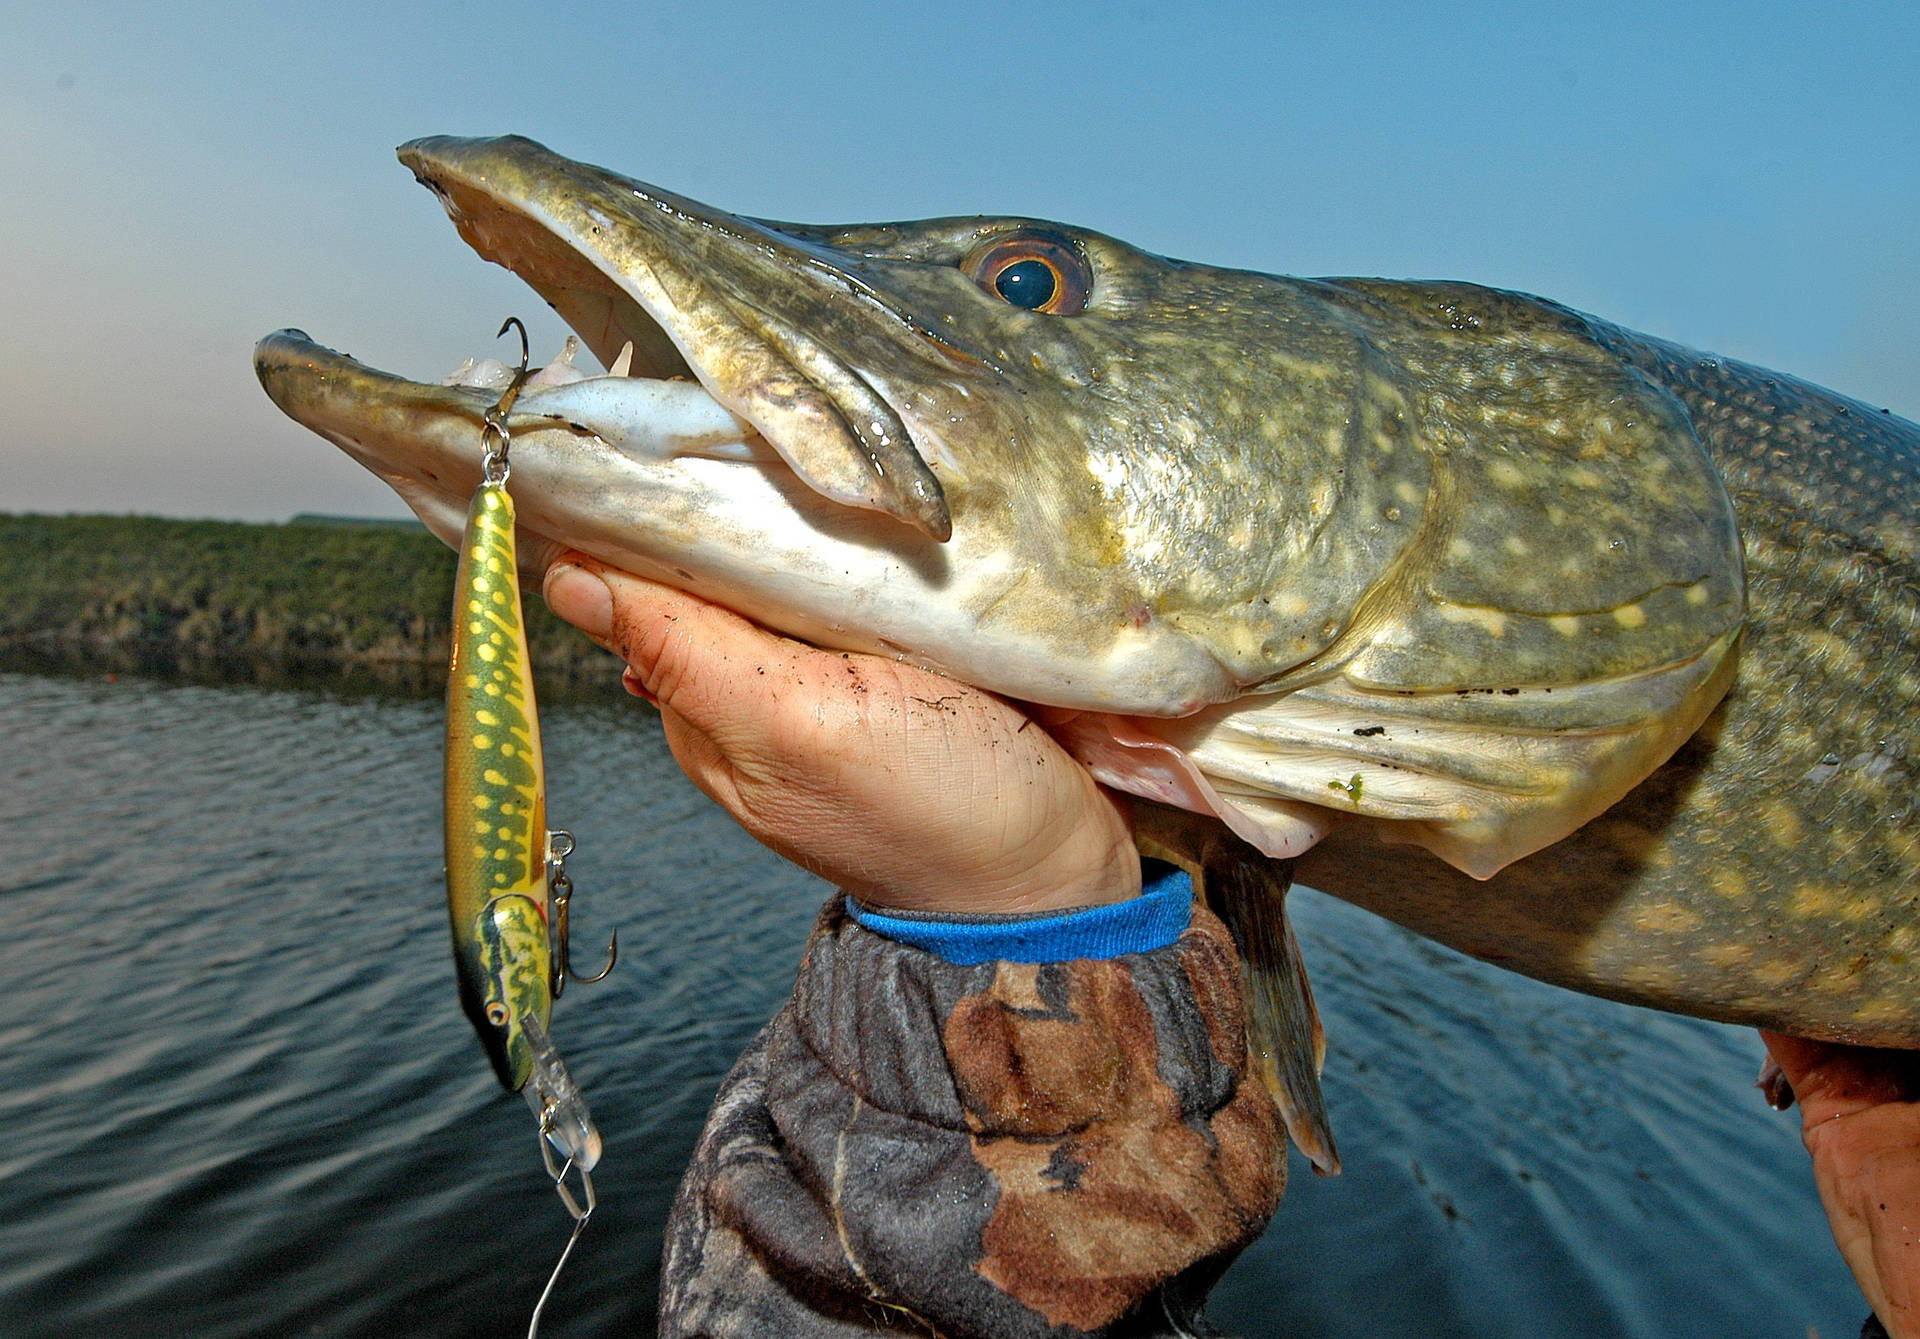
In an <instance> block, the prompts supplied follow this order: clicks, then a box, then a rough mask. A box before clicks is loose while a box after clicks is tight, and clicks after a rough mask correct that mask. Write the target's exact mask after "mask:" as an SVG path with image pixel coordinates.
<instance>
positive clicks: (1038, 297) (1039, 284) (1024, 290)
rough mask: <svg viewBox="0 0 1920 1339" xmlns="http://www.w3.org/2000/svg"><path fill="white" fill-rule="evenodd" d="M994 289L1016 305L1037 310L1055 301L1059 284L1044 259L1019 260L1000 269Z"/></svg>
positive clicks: (1029, 309) (994, 282) (1051, 268)
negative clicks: (1054, 297) (1054, 296)
mask: <svg viewBox="0 0 1920 1339" xmlns="http://www.w3.org/2000/svg"><path fill="white" fill-rule="evenodd" d="M993 287H994V291H995V292H997V293H998V294H999V295H1000V296H1001V297H1003V298H1005V299H1006V300H1007V301H1008V302H1010V303H1012V304H1013V305H1014V306H1016V307H1024V308H1025V309H1026V310H1028V311H1036V310H1038V309H1039V308H1041V307H1044V306H1046V305H1047V304H1048V303H1049V302H1052V301H1053V295H1054V293H1055V291H1056V290H1057V289H1058V287H1059V285H1058V283H1057V282H1056V280H1055V279H1054V275H1053V267H1052V266H1051V265H1049V264H1047V263H1046V262H1045V261H1044V260H1019V261H1015V262H1014V263H1013V264H1011V265H1009V266H1007V268H1006V269H1004V270H1002V271H1000V277H999V278H998V279H995V280H994V281H993Z"/></svg>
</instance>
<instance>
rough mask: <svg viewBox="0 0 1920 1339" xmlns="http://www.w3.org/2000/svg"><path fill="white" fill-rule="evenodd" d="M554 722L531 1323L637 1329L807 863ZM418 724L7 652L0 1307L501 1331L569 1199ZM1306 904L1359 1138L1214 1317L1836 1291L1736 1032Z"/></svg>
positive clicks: (97, 1322)
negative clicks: (569, 1146) (565, 884)
mask: <svg viewBox="0 0 1920 1339" xmlns="http://www.w3.org/2000/svg"><path fill="white" fill-rule="evenodd" d="M611 696H612V695H611V694H610V697H611ZM544 724H545V728H546V736H547V747H548V751H549V770H550V778H549V786H550V790H551V810H552V817H553V820H554V821H555V822H556V823H558V824H560V825H562V826H566V827H569V828H571V829H572V830H573V831H574V833H575V834H576V835H577V837H578V839H579V842H580V847H579V851H578V853H577V854H576V855H575V856H574V858H573V860H572V861H571V862H570V866H569V868H570V871H571V872H572V873H573V874H574V877H575V881H576V884H577V886H578V888H579V894H578V900H577V901H576V903H575V906H576V908H577V913H576V914H577V917H578V926H579V929H578V934H579V935H580V936H581V937H582V938H581V943H582V949H581V953H582V956H583V957H588V956H591V954H592V949H591V947H590V946H591V945H593V944H594V943H597V942H604V936H605V933H606V931H607V929H608V928H610V927H611V926H613V925H615V924H618V925H619V927H620V930H621V935H620V942H621V958H620V965H619V968H618V969H617V970H616V971H615V972H614V974H613V976H612V977H611V978H609V980H608V981H606V982H605V983H604V984H602V985H599V986H596V987H580V988H577V989H576V990H574V991H570V992H569V993H568V994H567V996H566V998H565V999H564V1000H563V1001H562V1002H561V1003H560V1005H559V1007H558V1009H557V1011H556V1014H555V1021H554V1025H553V1030H554V1034H555V1037H556V1039H557V1040H558V1042H559V1044H560V1046H561V1049H562V1050H563V1052H564V1053H565V1054H566V1055H567V1057H568V1060H569V1063H570V1065H571V1067H572V1069H573V1071H574V1074H575V1076H576V1077H577V1078H578V1079H579V1080H580V1082H581V1083H582V1085H583V1087H584V1088H585V1089H586V1092H587V1095H588V1098H589V1100H590V1101H591V1102H592V1104H593V1108H594V1112H595V1114H596V1116H597V1117H598V1120H599V1124H600V1127H601V1130H602V1132H603V1134H604V1136H605V1139H606V1150H607V1151H606V1156H605V1160H604V1162H603V1163H602V1166H601V1170H600V1171H599V1172H598V1173H597V1174H596V1176H595V1182H596V1184H597V1187H598V1189H599V1195H600V1209H599V1212H598V1213H597V1214H596V1215H595V1216H594V1219H593V1222H592V1224H591V1226H590V1227H589V1229H588V1230H587V1232H586V1234H585V1236H584V1237H583V1239H582V1241H581V1244H580V1247H579V1249H578V1250H577V1251H576V1252H575V1254H574V1258H573V1261H572V1263H571V1264H570V1265H569V1266H568V1269H567V1271H566V1273H565V1275H564V1276H563V1277H562V1279H561V1282H560V1286H559V1288H558V1290H557V1292H556V1294H555V1298H554V1301H553V1302H552V1304H551V1306H550V1308H549V1312H548V1316H547V1320H546V1323H545V1325H544V1326H543V1329H542V1333H543V1334H546V1335H550V1336H554V1337H555V1339H559V1337H560V1336H587V1335H636V1334H637V1335H646V1334H651V1333H652V1330H653V1319H652V1318H653V1310H654V1305H655V1287H656V1271H657V1268H658V1255H659V1248H660V1233H661V1226H662V1223H663V1221H664V1219H665V1215H666V1211H667V1207H668V1204H669V1202H670V1201H671V1198H672V1195H673V1191H674V1188H675V1185H676V1183H677V1180H678V1177H679V1174H680V1170H681V1168H682V1166H683V1165H684V1163H685V1160H686V1158H687V1155H688V1153H689V1151H690V1149H691V1147H692V1144H693V1141H694V1139H695V1137H696V1136H697V1134H698V1131H699V1127H700V1123H701V1120H702V1117H703V1116H704V1113H705V1109H706V1103H707V1101H708V1098H709V1097H710V1095H711V1093H712V1091H713V1088H714V1086H715V1084H716V1083H717V1082H718V1081H719V1079H720V1076H721V1075H722V1074H723V1073H724V1072H725V1070H726V1068H727V1066H728V1065H729V1064H730V1063H731V1061H732V1060H733V1058H734V1056H735V1055H736V1054H737V1052H738V1051H739V1050H740V1048H741V1047H742V1046H744V1045H745V1043H746V1042H747V1040H748V1039H749V1038H750V1037H751V1036H752V1034H753V1033H754V1031H755V1030H756V1029H757V1028H758V1027H759V1026H760V1024H761V1023H762V1021H764V1019H765V1018H766V1017H767V1016H768V1015H769V1014H770V1013H771V1012H772V1011H773V1010H774V1009H776V1008H777V1007H778V1005H779V1003H780V1001H781V999H782V998H783V997H784V995H785V993H786V990H787V988H788V986H789V985H790V984H791V981H792V974H793V969H794V965H795V963H796V962H797V960H798V957H799V954H800V949H801V945H802V943H803V941H804V937H805V934H806V930H807V927H808V925H809V924H810V923H811V921H812V918H813V914H814V912H815V910H816V908H817V906H818V904H819V902H820V900H821V899H822V897H823V896H825V894H826V892H827V890H826V888H825V887H824V885H822V884H820V883H818V882H817V881H815V880H813V879H811V878H810V877H808V876H806V875H804V874H801V873H799V872H798V871H796V870H794V869H792V868H790V867H788V866H786V865H784V864H782V863H781V862H780V861H779V860H777V859H776V858H775V857H773V856H771V855H769V854H767V853H765V852H763V851H761V850H760V849H759V848H758V847H756V846H755V845H754V844H753V843H752V842H751V841H750V840H748V839H747V838H746V837H745V836H743V835H742V834H741V833H740V832H739V831H738V830H737V829H735V828H734V827H733V825H732V823H731V821H730V820H728V819H727V818H726V817H725V816H724V815H722V814H721V813H720V812H719V811H718V810H716V809H714V808H713V807H712V806H711V805H710V804H708V803H707V802H706V801H705V800H704V799H703V798H702V797H701V796H700V795H699V794H698V793H697V792H695V791H694V790H693V789H692V788H691V787H690V786H689V785H688V784H687V783H686V782H685V781H684V780H683V779H682V778H681V777H680V775H679V773H678V771H677V770H675V768H674V766H673V764H672V761H671V759H670V758H669V757H668V756H667V753H666V750H665V747H664V746H663V745H662V744H661V742H660V740H659V733H658V728H657V726H656V724H655V722H654V719H653V716H652V714H651V712H649V711H648V710H647V709H645V708H644V707H642V706H641V705H640V704H638V703H631V702H628V701H625V700H620V701H610V702H609V703H608V704H606V705H594V704H589V705H580V706H570V707H566V708H561V709H550V710H548V711H547V712H546V714H545V720H544ZM440 729H441V726H440V719H439V708H438V704H437V703H433V702H427V701H409V700H393V699H384V698H378V697H357V698H356V697H342V696H337V695H330V694H327V693H324V692H300V691H289V690H267V689H258V688H209V687H170V686H165V685H161V684H156V683H151V682H139V681H120V682H107V681H105V680H94V681H88V680H76V679H59V678H39V677H32V676H24V675H0V777H4V786H0V910H4V912H5V914H6V918H7V919H6V925H7V933H6V935H5V936H4V939H3V940H0V945H3V946H0V968H4V973H5V975H4V980H5V983H6V989H7V999H6V1004H5V1006H4V1009H0V1133H3V1134H4V1139H3V1140H0V1334H4V1335H6V1336H9V1337H10V1339H37V1337H38V1336H56V1335H57V1336H61V1337H62V1339H70V1337H71V1336H76V1335H84V1336H92V1337H96V1339H115V1337H116V1336H177V1335H179V1336H184V1335H191V1336H198V1337H199V1339H222V1337H224V1336H255V1335H274V1336H279V1335H322V1336H335V1335H341V1336H346V1335H368V1336H372V1335H381V1336H391V1335H395V1334H400V1335H408V1336H429V1337H437V1336H512V1335H519V1334H523V1333H524V1332H525V1326H526V1319H527V1313H528V1311H529V1309H530V1307H531V1305H532V1303H533V1300H534V1298H535V1297H536V1296H537V1295H538V1293H539V1290H540V1287H541V1284H542V1283H543V1281H544V1279H545V1277H546V1274H547V1272H548V1270H549V1269H550V1268H551V1266H552V1263H553V1260H554V1258H555V1257H556V1255H557V1253H558V1251H559V1249H560V1247H561V1245H562V1243H563V1242H564V1240H565V1237H566V1230H567V1227H568V1222H567V1220H566V1218H565V1216H564V1214H563V1212H562V1210H561V1208H560V1205H559V1203H558V1201H557V1200H556V1199H555V1197H554V1195H553V1193H552V1191H551V1189H550V1187H549V1185H548V1183H547V1182H546V1180H545V1178H544V1176H543V1175H542V1173H541V1171H540V1168H539V1157H538V1153H537V1150H536V1146H535V1142H534V1137H533V1134H532V1130H531V1119H530V1117H529V1115H528V1113H527V1111H526V1108H525V1107H524V1106H523V1105H522V1103H521V1102H520V1100H519V1099H518V1098H513V1097H508V1096H506V1095H505V1094H503V1093H502V1092H501V1091H500V1090H499V1088H498V1086H497V1085H496V1084H495V1082H494V1080H493V1078H492V1076H491V1074H490V1072H489V1070H488V1068H487V1066H486V1063H485V1061H484V1060H483V1058H482V1056H481V1053H480V1049H479V1046H478V1044H477V1043H476V1041H475V1040H474V1038H473V1036H472V1033H471V1030H470V1029H469V1027H468V1025H467V1022H466V1020H465V1018H464V1017H463V1016H462V1015H461V1014H460V1012H459V1009H458V1007H457V1006H456V1004H455V1002H454V992H453V983H452V971H451V964H450V955H449V952H448V945H447V931H446V922H445V913H444V911H443V909H442V891H441V884H440V853H439V841H440V837H439V817H438V812H437V806H438V795H439V784H440V783H439V750H440ZM1296 905H1297V908H1298V910H1297V915H1298V923H1299V929H1300V937H1301V939H1302V941H1303V946H1304V951H1305V954H1306V957H1307V961H1308V965H1309V968H1310V969H1311V970H1312V972H1313V974H1314V980H1315V985H1316V988H1317V991H1318V993H1319V998H1320V1003H1321V1009H1322V1012H1323V1014H1324V1016H1325V1020H1326V1026H1327V1033H1328V1038H1329V1055H1328V1060H1327V1073H1326V1089H1327V1098H1328V1105H1329V1107H1330V1108H1331V1111H1332V1115H1333V1120H1334V1126H1335V1129H1336V1132H1337V1134H1338V1136H1339V1139H1340V1147H1341V1152H1342V1154H1343V1155H1344V1158H1345V1161H1346V1167H1347V1170H1346V1172H1345V1174H1344V1175H1342V1176H1340V1177H1338V1178H1335V1179H1332V1180H1326V1181H1321V1180H1317V1179H1316V1178H1314V1177H1313V1176H1312V1175H1310V1174H1308V1173H1307V1172H1306V1171H1305V1170H1304V1165H1303V1164H1302V1163H1301V1161H1300V1160H1299V1159H1298V1157H1297V1156H1296V1157H1295V1159H1294V1162H1293V1180H1292V1183H1291V1185H1290V1186H1289V1189H1288V1192H1287V1197H1286V1200H1285V1202H1284V1203H1283V1204H1282V1206H1281V1210H1280V1214H1279V1216H1278V1218H1277V1220H1276V1221H1275V1223H1274V1225H1273V1227H1272V1228H1271V1229H1270V1230H1269V1231H1268V1232H1267V1234H1266V1236H1265V1237H1264V1238H1262V1240H1261V1241H1260V1242H1259V1243H1258V1244H1257V1245H1256V1246H1255V1247H1254V1248H1253V1249H1252V1250H1250V1251H1249V1252H1248V1253H1247V1254H1246V1256H1244V1257H1243V1258H1242V1260H1241V1262H1240V1263H1239V1264H1238V1265H1236V1266H1235V1267H1234V1269H1233V1271H1232V1272H1231V1273H1230V1274H1229V1275H1228V1276H1227V1278H1226V1280H1225V1281H1224V1282H1223V1284H1222V1285H1221V1287H1220V1289H1219V1290H1218V1292H1217V1293H1216V1294H1215V1297H1216V1303H1215V1307H1214V1319H1215V1320H1216V1322H1217V1323H1219V1324H1221V1325H1222V1326H1223V1327H1224V1328H1227V1329H1228V1330H1230V1331H1231V1332H1233V1333H1236V1334H1239V1335H1243V1336H1249V1337H1252V1336H1266V1335H1282V1334H1284V1335H1299V1336H1367V1339H1381V1337H1382V1336H1400V1335H1406V1336H1421V1337H1422V1339H1434V1337H1437V1336H1455V1335H1458V1336H1512V1337H1513V1339H1522V1337H1523V1336H1525V1337H1526V1339H1536V1337H1537V1336H1542V1335H1553V1336H1560V1335H1569V1336H1571V1335H1606V1336H1611V1335H1632V1336H1696V1335H1738V1336H1741V1337H1742V1339H1755V1337H1756V1336H1780V1337H1781V1339H1806V1337H1807V1336H1809V1335H1820V1336H1826V1339H1838V1337H1840V1336H1847V1337H1848V1339H1850V1337H1851V1336H1852V1335H1854V1334H1855V1333H1857V1331H1858V1327H1859V1322H1860V1320H1861V1318H1862V1317H1863V1316H1864V1315H1865V1313H1866V1306H1865V1303H1864V1302H1863V1301H1862V1300H1861V1299H1860V1297H1859V1294H1858V1293H1857V1292H1856V1291H1855V1290H1854V1287H1853V1284H1852V1281H1851V1279H1850V1278H1849V1277H1848V1275H1847V1273H1846V1271H1845V1269H1844V1267H1843V1266H1842V1265H1841V1264H1840V1262H1839V1259H1838V1256H1837V1255H1836V1253H1835V1251H1834V1249H1833V1246H1832V1243H1831V1240H1830V1238H1829V1237H1828V1235H1827V1229H1826V1224H1825V1219H1824V1217H1823V1216H1822V1215H1821V1213H1820V1210H1819V1206H1818V1203H1817V1201H1816V1200H1815V1198H1814V1193H1813V1187H1812V1182H1811V1178H1810V1176H1809V1174H1808V1171H1807V1165H1806V1157H1805V1154H1804V1153H1803V1152H1802V1151H1801V1149H1800V1147H1799V1142H1798V1122H1797V1119H1796V1118H1795V1117H1794V1116H1792V1115H1779V1114H1776V1113H1773V1112H1769V1111H1768V1110H1766V1108H1765V1107H1764V1105H1763V1104H1762V1103H1761V1101H1760V1099H1759V1097H1758V1095H1757V1094H1756V1093H1755V1092H1754V1090H1753V1089H1752V1087H1751V1081H1752V1078H1753V1075H1754V1073H1755V1071H1756V1070H1757V1068H1758V1065H1759V1060H1760V1047H1759V1044H1758V1042H1757V1040H1756V1038H1755V1037H1754V1035H1753V1034H1752V1033H1750V1032H1746V1031H1742V1030H1737V1029H1730V1028H1723V1027H1718V1026H1715V1025H1711V1024H1706V1023H1700V1022H1696V1021H1692V1020H1685V1019H1678V1018H1672V1017H1668V1016H1665V1015H1661V1014H1655V1013H1649V1012H1647V1011H1644V1010H1638V1009H1632V1008H1627V1007H1624V1006H1621V1005H1615V1004H1609V1003H1605V1002H1602V1001H1597V1000H1589V999H1585V998H1582V997H1579V996H1575V995H1571V994H1568V993H1565V992H1561V991H1557V990H1553V989H1550V988H1548V987H1545V986H1540V985H1536V984H1534V983H1532V982H1529V981H1525V980H1522V979H1521V978H1519V977H1515V976H1512V975H1509V974H1506V973H1503V972H1500V971H1497V970H1495V969H1492V968H1489V967H1485V966H1482V965H1480V964H1478V963H1475V962H1472V961H1469V960H1467V959H1464V958H1461V957H1459V956H1457V955H1455V954H1453V953H1450V952H1448V951H1446V950H1444V949H1440V948H1437V947H1434V946H1432V945H1430V944H1427V943H1425V942H1423V941H1420V940H1418V939H1415V938H1414V937H1412V936H1410V935H1408V934H1406V933H1404V932H1402V931H1400V930H1398V929H1396V928H1394V927H1392V926H1390V925H1386V924H1384V923H1382V922H1380V921H1377V920H1375V919H1373V918H1371V917H1369V916H1367V915H1365V914H1364V913H1361V912H1358V911H1355V910H1353V909H1351V908H1348V907H1345V906H1343V905H1340V904H1338V903H1334V902H1332V901H1330V900H1327V899H1324V898H1320V897H1318V896H1313V895H1300V896H1298V897H1297V898H1296Z"/></svg>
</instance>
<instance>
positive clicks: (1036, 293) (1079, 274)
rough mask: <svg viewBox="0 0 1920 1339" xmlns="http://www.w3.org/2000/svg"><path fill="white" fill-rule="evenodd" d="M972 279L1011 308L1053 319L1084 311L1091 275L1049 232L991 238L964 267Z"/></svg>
mask: <svg viewBox="0 0 1920 1339" xmlns="http://www.w3.org/2000/svg"><path fill="white" fill-rule="evenodd" d="M960 268H961V269H962V270H965V271H966V273H967V274H968V276H969V277H971V278H972V280H973V281H974V282H975V283H976V284H979V285H980V287H982V288H984V289H985V290H986V291H987V292H989V293H991V294H993V295H994V296H995V297H997V298H999V299H1000V300H1001V301H1002V302H1005V303H1007V304H1008V305H1009V306H1013V307H1019V308H1020V309H1021V310H1023V311H1031V312H1045V313H1046V314H1047V315H1049V316H1076V315H1078V314H1079V313H1080V312H1082V311H1084V310H1085V309H1086V305H1087V293H1088V291H1089V290H1090V289H1091V288H1092V287H1093V272H1092V271H1091V270H1090V269H1089V268H1088V266H1087V262H1086V260H1085V259H1084V258H1083V257H1082V256H1081V255H1080V252H1079V251H1078V249H1076V248H1075V247H1074V246H1073V244H1072V243H1070V242H1068V241H1067V240H1066V239H1065V238H1064V237H1056V236H1054V235H1052V234H1050V233H1040V232H1017V233H1013V234H1011V235H1008V236H1004V237H994V238H989V239H988V240H987V241H985V242H982V243H981V244H980V245H979V246H976V247H975V248H974V249H973V250H972V251H970V252H969V253H968V254H967V258H966V259H965V260H963V261H962V262H960Z"/></svg>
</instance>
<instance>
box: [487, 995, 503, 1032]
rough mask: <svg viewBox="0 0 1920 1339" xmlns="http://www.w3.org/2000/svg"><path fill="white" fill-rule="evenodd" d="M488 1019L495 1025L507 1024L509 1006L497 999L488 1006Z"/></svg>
mask: <svg viewBox="0 0 1920 1339" xmlns="http://www.w3.org/2000/svg"><path fill="white" fill-rule="evenodd" d="M487 1021H488V1022H489V1023H491V1024H493V1025H494V1026H495V1027H505V1026H506V1025H507V1006H506V1005H504V1004H502V1003H500V1001H498V1000H495V1001H493V1003H491V1004H489V1005H488V1006H487Z"/></svg>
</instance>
